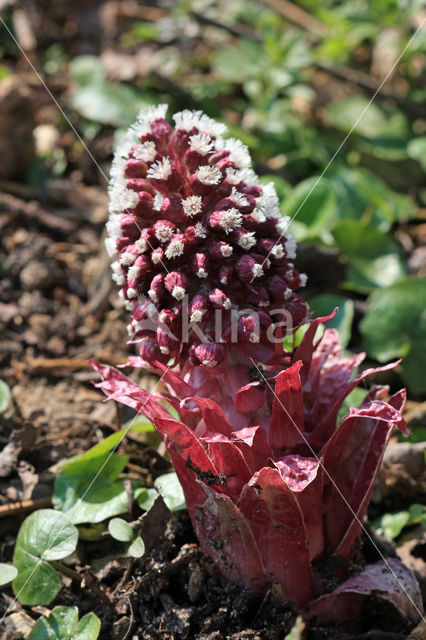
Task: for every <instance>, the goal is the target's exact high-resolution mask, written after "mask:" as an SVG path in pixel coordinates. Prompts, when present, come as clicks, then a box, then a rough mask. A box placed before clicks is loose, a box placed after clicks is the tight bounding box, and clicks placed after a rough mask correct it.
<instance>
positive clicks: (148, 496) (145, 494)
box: [134, 487, 158, 511]
mask: <svg viewBox="0 0 426 640" xmlns="http://www.w3.org/2000/svg"><path fill="white" fill-rule="evenodd" d="M134 496H135V500H136V502H137V503H138V505H139V506H140V508H141V509H143V510H144V511H149V510H150V509H151V507H152V505H153V504H154V502H155V500H156V498H157V496H158V491H156V489H147V488H146V487H138V488H137V489H136V490H135V493H134Z"/></svg>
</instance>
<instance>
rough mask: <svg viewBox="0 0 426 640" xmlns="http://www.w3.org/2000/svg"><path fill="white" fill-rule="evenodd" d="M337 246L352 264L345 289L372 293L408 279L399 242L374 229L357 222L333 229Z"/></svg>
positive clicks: (350, 221) (349, 222)
mask: <svg viewBox="0 0 426 640" xmlns="http://www.w3.org/2000/svg"><path fill="white" fill-rule="evenodd" d="M333 236H334V239H335V242H336V244H337V246H338V248H339V249H340V251H341V252H342V253H343V255H344V256H346V257H347V258H348V259H349V260H350V265H351V266H350V267H349V269H348V270H347V273H346V282H345V286H347V287H348V288H350V289H354V290H355V291H360V292H362V293H369V292H370V291H372V290H373V289H375V288H376V287H385V286H387V285H389V284H392V283H393V282H395V280H398V279H399V278H401V277H402V276H403V275H405V269H404V264H403V262H402V260H401V258H400V256H399V248H398V245H397V244H396V242H394V240H392V238H391V237H390V236H388V235H386V234H385V233H382V232H381V231H380V230H379V229H376V228H374V227H366V226H365V225H364V224H362V223H361V222H357V221H355V220H345V221H344V222H339V224H337V225H336V226H335V227H334V229H333Z"/></svg>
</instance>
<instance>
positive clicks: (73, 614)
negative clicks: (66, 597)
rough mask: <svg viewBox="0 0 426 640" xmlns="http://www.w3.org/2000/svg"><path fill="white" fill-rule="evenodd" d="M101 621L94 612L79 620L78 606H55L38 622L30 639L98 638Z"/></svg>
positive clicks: (69, 639)
mask: <svg viewBox="0 0 426 640" xmlns="http://www.w3.org/2000/svg"><path fill="white" fill-rule="evenodd" d="M100 628H101V623H100V620H99V618H98V617H97V616H96V615H95V614H94V613H89V614H87V615H86V616H84V617H83V618H82V619H81V620H80V621H78V609H77V607H61V606H59V607H55V608H54V609H53V611H52V613H51V614H50V615H49V617H46V616H42V617H41V618H39V619H38V620H37V622H36V625H35V627H34V629H33V630H32V632H31V634H30V635H29V638H28V640H96V638H97V637H98V635H99V631H100Z"/></svg>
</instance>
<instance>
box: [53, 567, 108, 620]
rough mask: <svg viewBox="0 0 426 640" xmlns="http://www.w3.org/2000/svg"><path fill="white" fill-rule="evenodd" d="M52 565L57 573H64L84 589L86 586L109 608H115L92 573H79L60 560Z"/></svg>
mask: <svg viewBox="0 0 426 640" xmlns="http://www.w3.org/2000/svg"><path fill="white" fill-rule="evenodd" d="M51 565H52V566H53V567H54V568H55V569H56V570H57V571H60V573H63V575H64V576H68V578H71V579H72V580H76V581H77V582H79V583H80V584H81V586H82V587H84V584H86V585H87V588H88V589H90V591H92V593H93V594H94V595H95V596H96V597H97V598H98V599H99V600H100V601H101V602H103V604H105V605H106V606H107V607H108V608H111V607H112V606H113V605H112V602H111V599H110V598H109V597H108V595H107V593H106V592H105V591H104V590H103V589H101V587H100V586H99V585H98V583H97V581H96V578H95V577H94V576H93V575H92V574H91V573H90V572H86V573H84V574H81V573H78V572H77V571H75V570H74V569H71V567H68V566H67V565H66V564H64V563H63V562H60V561H59V560H55V561H54V562H51Z"/></svg>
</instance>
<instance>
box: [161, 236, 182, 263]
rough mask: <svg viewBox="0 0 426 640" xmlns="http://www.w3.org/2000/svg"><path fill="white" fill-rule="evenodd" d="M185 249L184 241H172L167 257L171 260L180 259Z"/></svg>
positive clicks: (166, 253)
mask: <svg viewBox="0 0 426 640" xmlns="http://www.w3.org/2000/svg"><path fill="white" fill-rule="evenodd" d="M184 248H185V245H184V244H183V242H182V240H171V242H170V243H169V244H168V246H167V249H166V252H165V256H166V258H168V259H169V260H171V259H172V258H178V257H179V256H181V255H182V253H183V250H184Z"/></svg>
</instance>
